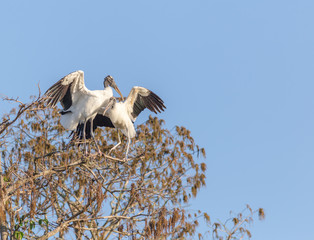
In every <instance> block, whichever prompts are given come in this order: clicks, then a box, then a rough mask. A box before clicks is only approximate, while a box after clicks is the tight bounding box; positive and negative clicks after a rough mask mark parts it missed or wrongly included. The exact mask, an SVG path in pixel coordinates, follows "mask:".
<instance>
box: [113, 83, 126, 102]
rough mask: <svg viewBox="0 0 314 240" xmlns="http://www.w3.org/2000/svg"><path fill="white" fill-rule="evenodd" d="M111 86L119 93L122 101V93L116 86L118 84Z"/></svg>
mask: <svg viewBox="0 0 314 240" xmlns="http://www.w3.org/2000/svg"><path fill="white" fill-rule="evenodd" d="M113 88H114V90H116V91H117V93H119V95H120V96H121V98H122V101H124V97H123V95H122V93H121V92H120V89H119V88H118V86H117V85H115V86H113Z"/></svg>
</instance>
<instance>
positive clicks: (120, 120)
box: [76, 87, 166, 159]
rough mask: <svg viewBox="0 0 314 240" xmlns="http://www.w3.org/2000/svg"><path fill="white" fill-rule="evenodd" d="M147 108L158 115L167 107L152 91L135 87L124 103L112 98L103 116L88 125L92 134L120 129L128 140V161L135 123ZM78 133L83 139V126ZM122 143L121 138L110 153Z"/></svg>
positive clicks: (99, 115) (98, 115)
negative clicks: (98, 130)
mask: <svg viewBox="0 0 314 240" xmlns="http://www.w3.org/2000/svg"><path fill="white" fill-rule="evenodd" d="M145 108H148V109H149V110H150V111H152V112H154V113H157V112H161V111H164V109H165V108H166V107H165V105H164V102H163V100H162V99H161V98H160V97H159V96H157V95H156V94H155V93H153V92H152V91H150V90H148V89H146V88H143V87H133V88H132V90H131V91H130V93H129V96H128V97H127V99H126V100H125V101H124V102H117V100H116V98H114V97H111V98H110V100H109V102H108V105H107V107H106V108H105V109H104V111H103V114H99V113H98V114H97V115H96V117H95V118H94V120H93V121H89V122H88V123H87V125H88V128H90V131H91V132H92V131H94V130H95V129H96V128H97V127H98V126H106V127H111V128H112V127H114V128H117V129H120V130H121V132H122V133H123V134H124V135H125V136H126V137H127V138H128V144H127V150H126V154H125V159H127V156H128V151H129V147H130V141H131V138H134V137H135V135H136V132H135V128H134V121H135V120H136V118H137V116H138V115H139V114H140V113H141V112H142V111H143V110H144V109H145ZM85 131H86V129H85ZM76 133H77V134H78V136H80V138H82V134H84V127H83V126H82V124H81V125H80V126H78V128H77V131H76ZM89 137H90V136H89ZM120 143H121V141H120V137H119V143H118V144H117V145H115V146H114V147H113V148H112V149H111V150H110V151H112V150H113V149H115V148H116V147H117V146H118V145H119V144H120Z"/></svg>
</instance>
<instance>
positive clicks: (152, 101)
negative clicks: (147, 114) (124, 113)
mask: <svg viewBox="0 0 314 240" xmlns="http://www.w3.org/2000/svg"><path fill="white" fill-rule="evenodd" d="M125 104H126V106H127V109H128V113H129V116H130V117H131V119H132V120H133V122H134V121H135V120H136V118H137V116H138V115H139V114H140V113H141V112H142V111H143V110H144V109H145V108H148V109H149V110H150V111H152V112H154V113H157V112H161V111H164V109H165V108H166V107H165V105H164V101H163V100H161V98H160V97H158V96H157V95H156V94H155V93H153V92H152V91H150V90H148V89H146V88H143V87H133V88H132V90H131V91H130V93H129V96H128V97H127V99H126V101H125Z"/></svg>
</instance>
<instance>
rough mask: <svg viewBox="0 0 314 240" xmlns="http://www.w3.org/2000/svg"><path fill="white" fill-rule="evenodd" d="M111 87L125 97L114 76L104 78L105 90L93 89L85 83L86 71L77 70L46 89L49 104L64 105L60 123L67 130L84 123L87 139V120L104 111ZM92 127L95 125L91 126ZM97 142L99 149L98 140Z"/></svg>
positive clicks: (49, 105) (111, 94) (111, 93)
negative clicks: (88, 87)
mask: <svg viewBox="0 0 314 240" xmlns="http://www.w3.org/2000/svg"><path fill="white" fill-rule="evenodd" d="M111 87H112V88H114V89H115V90H116V91H117V92H118V93H119V94H120V96H121V97H122V99H123V96H122V93H121V92H120V90H119V88H118V87H117V85H116V83H115V81H114V79H113V77H111V76H109V75H108V76H107V77H106V78H105V79H104V90H94V91H91V90H89V89H87V88H86V86H85V84H84V72H83V71H81V70H79V71H75V72H72V73H70V74H68V75H66V76H65V77H63V78H62V79H60V80H59V81H58V82H56V83H55V84H54V85H53V86H51V87H50V88H49V89H48V90H47V91H46V93H45V96H46V97H47V99H46V102H47V106H48V107H54V106H55V105H56V104H57V103H58V102H60V103H61V105H62V107H63V109H62V111H60V114H61V117H60V123H61V124H62V126H63V127H64V128H65V129H67V130H72V131H73V130H75V129H76V128H77V126H78V125H79V124H83V128H84V134H83V138H84V140H86V136H85V132H86V131H85V128H86V122H87V121H88V120H91V123H93V119H94V118H95V116H96V115H97V113H100V112H103V108H104V107H106V106H107V104H108V102H109V99H110V98H111V97H112V96H113V91H112V88H111ZM92 128H93V126H91V129H92ZM90 135H91V136H92V138H93V140H94V141H95V139H94V134H93V131H91V132H90ZM95 144H96V146H97V148H98V150H99V147H98V145H97V143H96V141H95ZM85 150H86V143H85ZM86 151H87V150H86Z"/></svg>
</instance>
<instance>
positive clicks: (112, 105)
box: [103, 97, 117, 115]
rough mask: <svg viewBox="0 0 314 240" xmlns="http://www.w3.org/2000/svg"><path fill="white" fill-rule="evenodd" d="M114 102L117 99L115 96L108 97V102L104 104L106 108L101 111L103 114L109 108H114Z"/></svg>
mask: <svg viewBox="0 0 314 240" xmlns="http://www.w3.org/2000/svg"><path fill="white" fill-rule="evenodd" d="M116 102H117V99H116V98H115V97H111V98H109V102H108V104H107V106H106V108H105V111H104V113H103V115H105V113H106V112H107V111H108V110H109V109H110V110H111V109H113V108H114V106H115V104H116Z"/></svg>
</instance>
